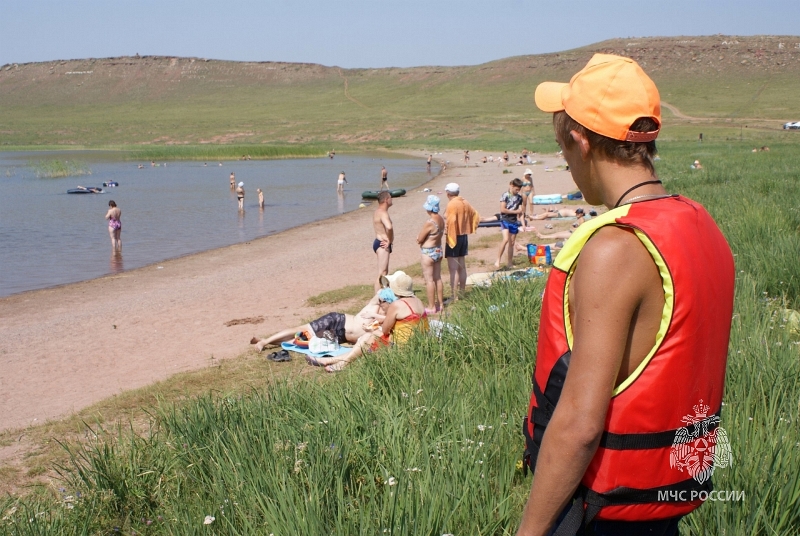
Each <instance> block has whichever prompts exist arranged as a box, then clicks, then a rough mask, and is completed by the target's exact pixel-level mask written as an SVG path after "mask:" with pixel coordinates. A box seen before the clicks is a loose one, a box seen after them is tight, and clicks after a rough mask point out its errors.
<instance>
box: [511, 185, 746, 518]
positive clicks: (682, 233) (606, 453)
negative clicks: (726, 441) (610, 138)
mask: <svg viewBox="0 0 800 536" xmlns="http://www.w3.org/2000/svg"><path fill="white" fill-rule="evenodd" d="M605 225H616V226H620V227H626V228H629V229H631V230H632V231H633V232H634V233H635V234H636V236H637V237H638V238H639V239H640V240H641V242H642V244H643V245H644V246H645V248H646V249H647V250H648V252H649V253H650V255H651V256H652V258H653V261H654V262H655V264H656V266H657V268H658V270H659V273H660V275H661V279H662V284H663V288H664V298H665V303H664V309H663V312H662V320H661V324H660V327H659V329H658V333H657V336H656V340H655V343H654V345H653V347H652V349H651V350H650V352H649V353H648V355H647V356H646V357H645V359H644V360H643V361H642V363H641V365H640V366H639V367H637V369H636V370H635V371H634V372H633V373H632V374H631V376H630V377H628V378H627V379H625V381H623V382H622V383H621V384H620V385H619V386H617V387H616V388H615V389H614V391H613V393H612V395H611V400H610V403H609V407H608V413H607V415H606V420H605V426H604V433H603V436H602V439H601V442H600V446H599V448H598V449H597V452H596V453H595V455H594V458H592V461H591V462H590V464H589V467H588V469H587V470H586V473H585V474H584V476H583V479H582V480H581V486H580V487H579V491H578V496H579V497H581V498H582V502H579V501H576V504H580V506H581V510H583V508H584V507H585V512H581V514H582V515H583V516H584V517H583V521H584V523H588V521H589V520H590V519H591V518H592V517H594V516H595V515H596V517H597V518H598V519H607V520H627V521H641V520H656V519H666V518H670V517H674V516H678V515H683V514H687V513H689V512H691V511H692V510H694V509H695V508H697V507H698V506H700V504H701V503H702V501H701V500H700V499H699V498H698V497H699V496H702V495H699V492H700V491H702V490H705V491H707V492H708V491H710V490H711V489H712V488H711V479H710V476H711V473H713V467H714V466H713V456H714V446H715V444H716V439H717V432H720V433H721V434H724V430H722V429H719V428H718V426H719V412H720V409H721V405H722V395H723V387H724V382H725V364H726V361H727V352H728V338H729V335H730V325H731V315H732V312H733V286H734V277H735V273H734V272H735V270H734V264H733V256H732V254H731V251H730V248H729V246H728V244H727V242H726V241H725V238H724V237H723V235H722V233H721V232H720V230H719V228H718V227H717V226H716V224H715V223H714V221H713V220H712V219H711V216H710V215H709V214H708V212H706V210H705V209H704V208H703V207H702V206H700V205H699V204H697V203H695V202H694V201H691V200H689V199H686V198H684V197H680V196H677V195H676V196H669V197H665V198H659V199H653V200H650V201H645V202H639V203H634V204H630V205H623V206H621V207H619V208H616V209H613V210H611V211H609V212H607V213H606V214H603V215H601V216H599V217H597V218H594V219H592V220H591V221H589V222H586V223H585V224H583V225H581V226H580V227H579V228H578V230H577V231H575V233H574V234H573V235H572V236H571V237H570V239H569V240H568V241H567V243H566V244H565V247H564V249H563V250H562V251H561V252H560V253H559V255H558V257H557V258H556V260H555V263H554V267H553V270H552V271H551V273H550V276H549V279H548V281H547V286H546V289H545V293H544V296H543V299H542V300H543V301H542V314H541V323H540V325H539V342H538V348H537V355H536V368H535V371H534V375H533V394H532V395H531V399H530V406H529V410H528V416H527V418H526V419H525V422H524V425H523V433H524V435H525V437H526V447H527V448H526V462H527V463H528V466H529V467H530V468H531V469H535V467H536V457H537V455H538V450H539V445H540V444H541V441H542V437H543V436H544V431H545V428H546V426H547V423H548V422H549V420H550V416H551V415H552V412H553V411H554V409H555V406H556V404H557V403H558V398H559V396H560V394H561V388H562V386H563V383H564V379H565V377H566V373H567V369H568V367H569V359H570V356H571V349H572V342H573V341H572V329H571V325H570V318H569V303H568V302H569V292H568V287H569V282H570V278H571V277H572V274H573V272H574V270H575V267H576V266H577V262H578V255H579V254H580V251H581V249H582V248H583V247H584V245H585V244H586V242H587V241H588V240H589V239H590V238H591V237H592V235H593V234H594V233H595V232H596V231H597V230H598V229H600V228H601V227H603V226H605ZM676 449H677V450H676ZM688 451H691V452H688ZM709 461H710V464H709ZM681 492H683V493H681ZM692 492H694V494H692ZM692 499H694V500H692ZM581 514H578V515H581ZM578 519H579V520H580V517H579V518H578Z"/></svg>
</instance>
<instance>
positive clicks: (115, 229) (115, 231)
mask: <svg viewBox="0 0 800 536" xmlns="http://www.w3.org/2000/svg"><path fill="white" fill-rule="evenodd" d="M106 219H107V220H108V234H109V236H110V237H111V251H112V252H113V253H122V238H121V235H122V211H121V210H120V209H119V207H117V204H116V203H115V202H114V200H113V199H112V200H111V201H109V202H108V212H106Z"/></svg>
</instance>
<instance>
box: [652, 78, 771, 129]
mask: <svg viewBox="0 0 800 536" xmlns="http://www.w3.org/2000/svg"><path fill="white" fill-rule="evenodd" d="M765 87H766V85H765V86H763V87H762V88H761V89H759V90H758V92H757V93H756V95H755V96H754V97H753V98H752V99H751V100H755V99H756V98H758V96H759V95H760V94H761V92H762V91H763V90H764V88H765ZM661 106H663V107H664V108H666V109H667V110H669V111H670V113H672V115H674V116H675V117H677V118H678V119H683V120H686V121H706V122H714V121H717V122H725V121H730V120H731V119H735V120H736V121H738V122H741V121H752V122H761V123H785V122H786V121H784V120H783V119H764V118H760V117H695V116H693V115H686V114H685V113H683V112H681V111H680V110H679V109H678V108H677V107H676V106H673V105H672V104H670V103H668V102H665V101H663V100H662V101H661Z"/></svg>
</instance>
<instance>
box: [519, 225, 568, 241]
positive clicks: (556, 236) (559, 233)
mask: <svg viewBox="0 0 800 536" xmlns="http://www.w3.org/2000/svg"><path fill="white" fill-rule="evenodd" d="M528 229H531V230H533V232H534V233H535V234H536V236H537V238H541V239H543V240H547V239H552V240H559V239H562V238H569V237H570V236H572V231H557V232H555V233H548V234H542V233H540V232H539V229H537V228H536V227H528V228H527V229H526V231H527V230H528Z"/></svg>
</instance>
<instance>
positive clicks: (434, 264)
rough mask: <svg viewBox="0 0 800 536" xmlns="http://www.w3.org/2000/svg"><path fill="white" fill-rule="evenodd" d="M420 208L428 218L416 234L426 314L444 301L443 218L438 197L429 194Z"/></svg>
mask: <svg viewBox="0 0 800 536" xmlns="http://www.w3.org/2000/svg"><path fill="white" fill-rule="evenodd" d="M422 208H424V209H425V211H426V212H427V213H428V219H427V221H425V224H424V225H423V226H422V230H421V231H420V232H419V235H418V236H417V244H419V246H420V252H421V253H422V260H421V263H422V275H423V277H424V278H425V291H426V292H427V295H428V307H426V308H425V312H426V313H427V314H433V313H438V312H439V311H441V310H442V302H444V285H443V283H442V258H444V251H443V250H442V236H443V235H444V219H443V218H442V217H441V216H440V215H439V198H438V197H437V196H435V195H429V196H428V199H427V200H426V201H425V204H424V205H422Z"/></svg>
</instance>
